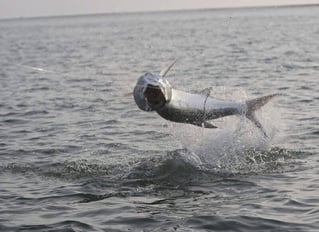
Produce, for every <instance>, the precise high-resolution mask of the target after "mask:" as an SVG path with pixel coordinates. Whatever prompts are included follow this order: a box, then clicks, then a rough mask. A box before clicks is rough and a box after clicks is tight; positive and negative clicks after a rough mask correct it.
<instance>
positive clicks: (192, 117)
mask: <svg viewBox="0 0 319 232" xmlns="http://www.w3.org/2000/svg"><path fill="white" fill-rule="evenodd" d="M174 63H175V61H174V62H173V63H172V64H170V65H169V66H168V67H166V68H165V69H163V70H162V71H161V72H160V74H153V73H149V72H147V73H145V74H144V75H142V76H141V77H140V78H139V79H138V80H137V83H136V86H135V87H134V93H133V94H134V100H135V103H136V104H137V106H138V107H139V108H140V109H141V110H143V111H156V112H157V113H158V114H159V115H160V116H161V117H163V118H164V119H167V120H169V121H173V122H177V123H187V124H192V125H195V126H200V127H203V128H217V127H216V126H215V125H213V124H212V123H211V122H210V121H211V120H213V119H217V118H221V117H225V116H231V115H243V116H246V117H247V118H248V119H249V120H250V121H252V122H253V123H254V124H255V125H256V127H257V128H259V129H260V131H261V132H262V133H263V135H264V136H266V137H267V134H266V132H265V130H264V128H263V126H262V125H261V123H260V122H259V121H258V119H257V118H256V115H255V112H256V111H257V110H258V109H260V108H261V107H262V106H264V105H265V104H266V103H267V102H269V101H270V100H271V99H272V98H273V97H275V96H276V95H277V94H271V95H267V96H263V97H259V98H255V99H252V100H247V101H243V102H240V101H224V100H219V99H215V98H212V97H211V96H210V91H209V88H208V89H205V90H204V91H201V92H200V93H188V92H184V91H181V90H177V89H175V88H173V87H172V86H171V85H170V83H169V82H168V80H167V79H166V78H165V76H166V74H167V73H168V71H169V70H170V69H171V68H172V66H173V65H174Z"/></svg>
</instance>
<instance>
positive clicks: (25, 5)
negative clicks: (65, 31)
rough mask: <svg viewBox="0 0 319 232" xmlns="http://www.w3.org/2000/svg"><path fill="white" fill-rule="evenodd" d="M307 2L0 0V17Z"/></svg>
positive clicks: (306, 0)
mask: <svg viewBox="0 0 319 232" xmlns="http://www.w3.org/2000/svg"><path fill="white" fill-rule="evenodd" d="M308 3H317V4H319V0H236V1H230V0H0V18H12V17H32V16H47V15H65V14H67V15H68V14H91V13H105V12H123V11H124V12H126V11H150V10H166V9H193V8H215V7H238V6H261V5H287V4H308Z"/></svg>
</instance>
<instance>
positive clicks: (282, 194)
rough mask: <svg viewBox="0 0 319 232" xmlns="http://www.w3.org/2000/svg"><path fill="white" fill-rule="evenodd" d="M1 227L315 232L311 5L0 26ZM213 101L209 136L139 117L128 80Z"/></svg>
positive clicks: (316, 19) (317, 140)
mask: <svg viewBox="0 0 319 232" xmlns="http://www.w3.org/2000/svg"><path fill="white" fill-rule="evenodd" d="M0 31H1V33H0V54H1V56H0V137H1V139H0V230H1V231H41V232H42V231H245V232H246V231H319V116H318V112H319V6H307V7H305V6H300V7H278V8H274V7H270V8H245V9H244V8H243V9H220V10H197V11H170V12H152V13H130V14H105V15H88V16H73V17H48V18H30V19H24V18H21V19H12V20H1V21H0ZM174 59H178V61H177V63H176V65H175V66H174V68H173V69H172V70H171V71H170V73H169V74H168V76H167V79H168V80H169V81H170V82H171V84H172V86H174V87H175V88H177V89H181V90H186V91H190V92H192V91H199V90H202V89H205V88H207V87H211V89H212V91H211V96H212V97H215V98H218V99H227V100H235V101H244V100H247V99H250V98H254V97H259V96H262V95H267V94H272V93H279V94H280V96H278V97H277V98H275V99H274V100H273V101H272V102H271V103H269V104H267V105H266V106H265V107H263V108H262V109H261V110H260V111H259V112H258V118H259V119H260V121H261V122H262V124H263V125H264V127H265V129H266V131H267V134H268V135H269V138H264V136H263V135H262V134H261V133H260V131H259V130H258V129H256V128H255V127H254V125H252V124H251V122H249V121H248V120H246V119H245V118H244V117H240V116H239V117H236V116H232V117H226V118H222V119H218V120H216V121H215V122H213V123H214V124H215V125H217V126H218V129H202V128H200V127H195V126H192V125H184V124H177V123H172V122H168V121H165V120H164V119H162V118H160V117H159V116H158V115H157V114H156V113H155V112H143V111H141V110H139V109H138V108H137V106H136V104H135V102H134V100H133V97H132V96H131V94H130V93H131V92H132V89H133V87H134V85H135V83H136V80H137V79H138V77H139V76H141V75H142V74H144V73H145V72H147V71H151V72H154V73H157V72H159V71H160V70H161V69H162V68H163V67H165V66H167V65H168V64H169V63H171V62H172V61H173V60H174Z"/></svg>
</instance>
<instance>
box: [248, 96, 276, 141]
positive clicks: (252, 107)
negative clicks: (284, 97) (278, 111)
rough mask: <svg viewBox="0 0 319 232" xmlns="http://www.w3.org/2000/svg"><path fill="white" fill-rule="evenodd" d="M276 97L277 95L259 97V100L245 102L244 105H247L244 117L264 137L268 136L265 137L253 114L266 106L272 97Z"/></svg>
mask: <svg viewBox="0 0 319 232" xmlns="http://www.w3.org/2000/svg"><path fill="white" fill-rule="evenodd" d="M277 95H278V94H271V95H268V96H264V97H259V98H255V99H252V100H248V101H246V105H247V112H246V117H247V118H248V119H249V120H250V121H252V122H253V123H254V124H255V125H256V127H258V128H259V129H260V130H261V132H262V133H263V134H264V136H265V137H268V136H267V134H266V132H265V130H264V128H263V126H262V125H261V123H260V122H259V121H258V119H257V118H256V114H255V112H256V111H257V110H259V109H260V108H261V107H262V106H264V105H265V104H267V103H268V102H269V101H270V100H271V99H272V98H273V97H275V96H277Z"/></svg>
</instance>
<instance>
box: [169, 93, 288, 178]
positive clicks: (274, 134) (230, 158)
mask: <svg viewBox="0 0 319 232" xmlns="http://www.w3.org/2000/svg"><path fill="white" fill-rule="evenodd" d="M211 90H212V91H211V95H212V96H219V97H218V98H220V99H240V101H245V100H247V99H250V98H252V97H247V94H246V93H245V92H244V91H243V90H240V89H227V88H225V87H213V88H211ZM257 117H258V119H259V120H260V122H261V123H262V125H263V126H264V127H265V129H266V132H267V134H268V135H269V137H268V138H266V137H265V136H264V135H263V134H262V133H261V132H260V130H259V129H258V128H256V127H255V126H254V125H253V124H252V123H251V122H250V121H249V120H247V119H246V118H245V117H244V116H231V117H225V118H220V119H218V120H214V125H217V127H218V129H203V128H199V127H194V126H192V125H185V124H176V123H175V124H171V125H170V127H169V128H170V132H171V133H172V134H173V135H174V137H175V138H176V140H177V141H178V142H179V143H181V144H182V146H183V147H184V148H186V149H188V150H189V151H191V153H188V154H187V155H186V156H185V157H184V159H186V160H189V159H190V160H192V163H195V165H199V166H203V165H204V166H206V167H209V168H210V169H212V168H213V169H222V170H224V171H226V172H231V173H232V172H237V171H238V170H239V169H240V170H241V169H242V167H243V166H245V165H246V166H247V154H249V153H251V152H252V151H254V152H256V151H269V150H271V148H272V146H273V144H276V142H277V141H279V140H280V139H281V140H282V138H283V136H280V135H281V128H282V127H283V125H284V124H283V123H282V120H281V119H280V111H279V110H278V108H277V107H275V106H274V104H273V103H269V104H267V105H266V106H265V107H263V108H262V109H261V110H259V111H258V112H257ZM274 119H275V120H274ZM278 135H279V136H278ZM189 154H193V155H192V157H189ZM193 157H196V158H195V159H194V158H193ZM258 165H260V162H259V164H258Z"/></svg>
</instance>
